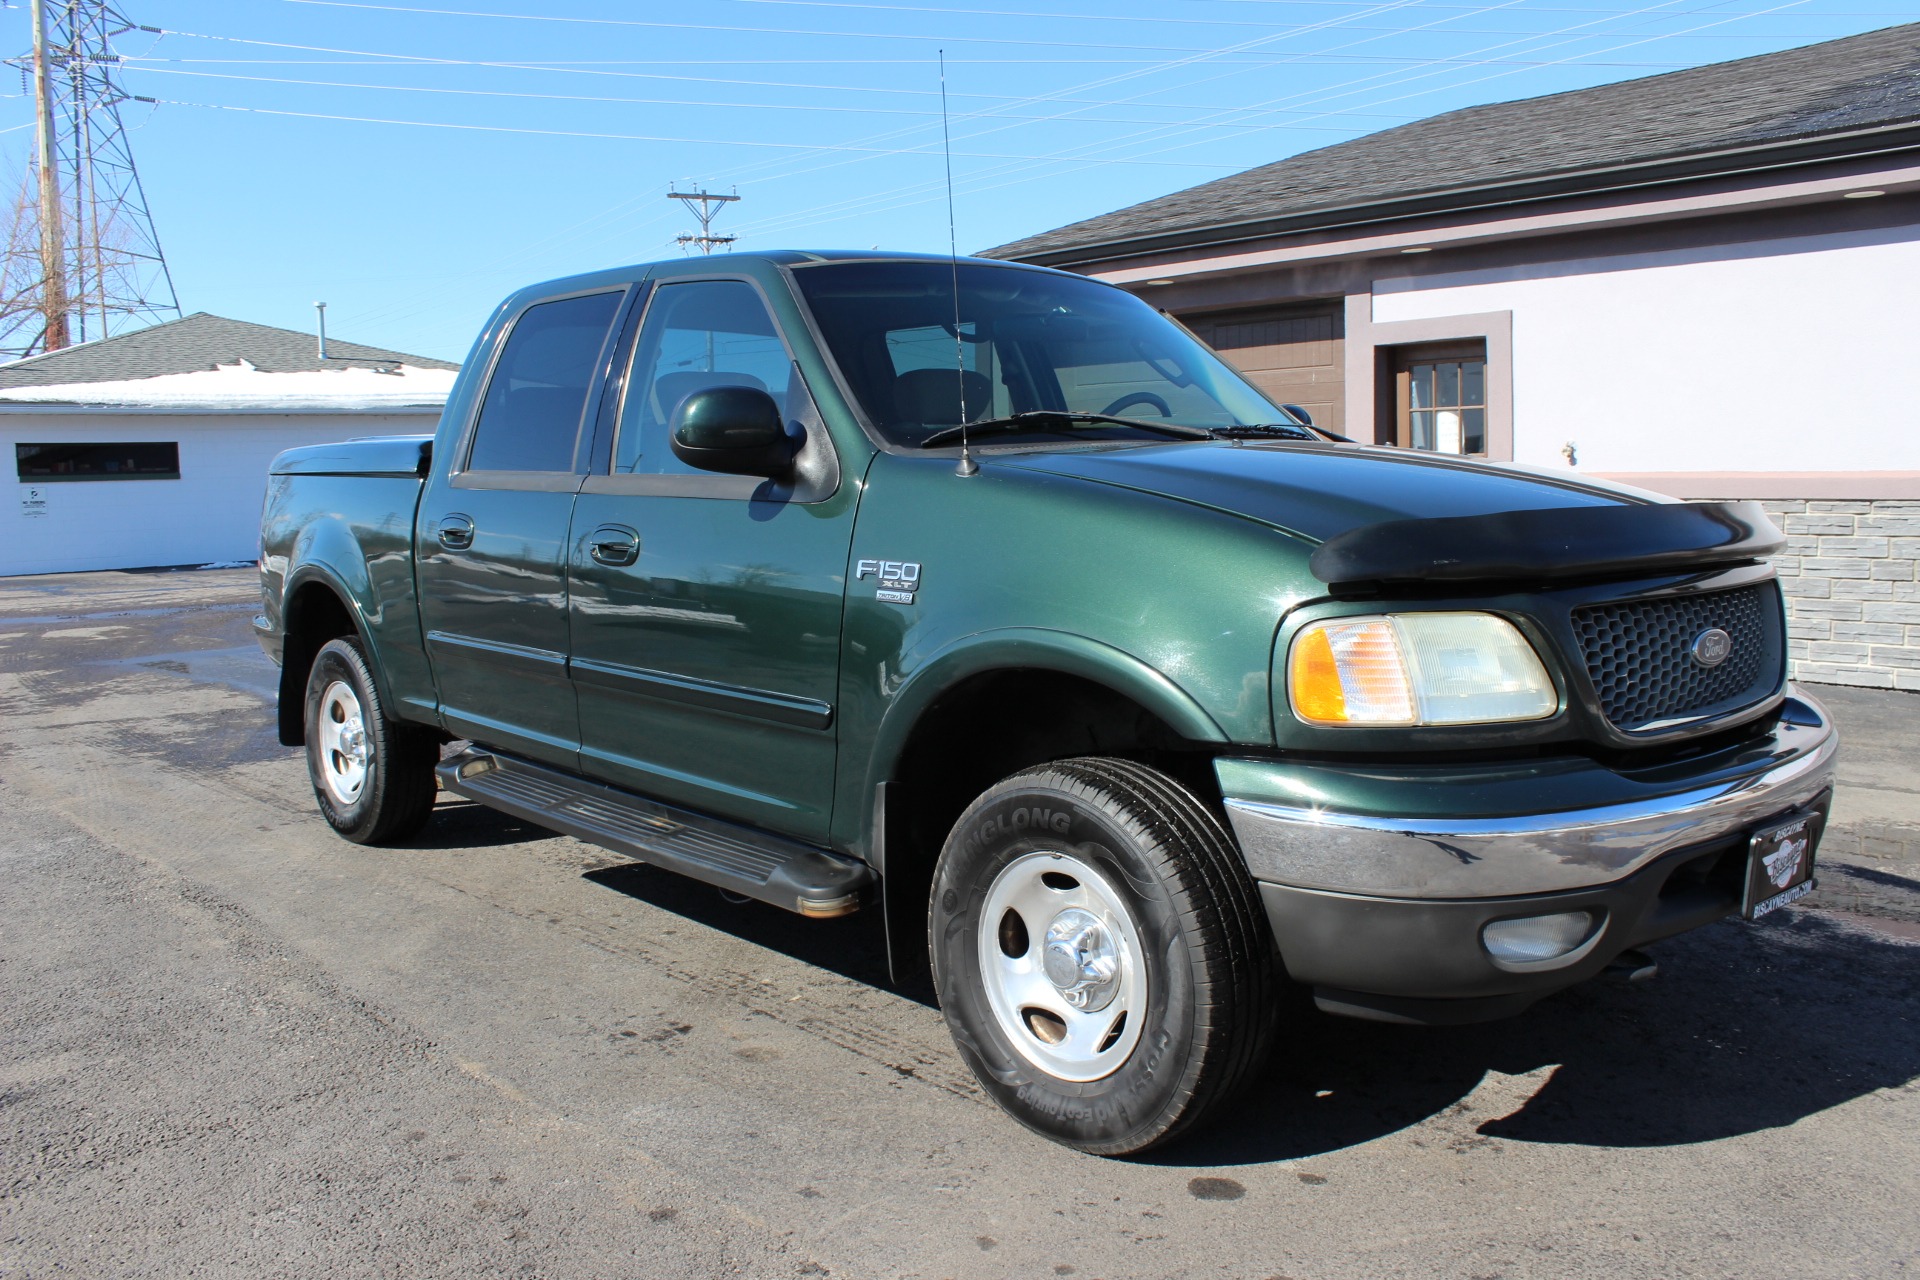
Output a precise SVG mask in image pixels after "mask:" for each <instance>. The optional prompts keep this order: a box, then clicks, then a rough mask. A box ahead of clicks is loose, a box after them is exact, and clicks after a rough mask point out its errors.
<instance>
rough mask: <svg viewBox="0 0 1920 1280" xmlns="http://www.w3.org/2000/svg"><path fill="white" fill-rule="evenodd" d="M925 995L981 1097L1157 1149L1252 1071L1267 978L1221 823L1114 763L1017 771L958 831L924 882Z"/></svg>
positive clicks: (1258, 935) (1027, 1119)
mask: <svg viewBox="0 0 1920 1280" xmlns="http://www.w3.org/2000/svg"><path fill="white" fill-rule="evenodd" d="M930 919H931V939H930V941H931V950H932V959H933V970H934V983H935V986H936V987H937V989H938V991H939V996H940V1006H941V1009H942V1010H943V1011H944V1013H945V1014H946V1018H947V1025H948V1027H949V1029H950V1030H951V1031H952V1033H953V1037H954V1041H955V1043H956V1044H957V1045H958V1046H959V1049H960V1052H961V1054H962V1056H963V1057H965V1058H966V1060H967V1064H968V1066H970V1067H971V1068H972V1069H973V1073H974V1075H975V1076H976V1077H978V1079H979V1081H980V1084H981V1086H982V1087H983V1088H984V1089H985V1090H986V1091H987V1093H988V1094H989V1095H991V1096H992V1097H993V1099H994V1101H995V1102H997V1103H999V1105H1000V1106H1001V1107H1002V1108H1003V1109H1005V1110H1006V1111H1007V1112H1008V1113H1010V1114H1011V1115H1012V1116H1013V1117H1014V1118H1015V1119H1017V1120H1019V1121H1020V1122H1021V1123H1023V1124H1025V1125H1026V1126H1028V1127H1029V1128H1031V1129H1034V1130H1036V1131H1037V1132H1039V1133H1041V1134H1043V1135H1045V1136H1046V1137H1049V1138H1052V1139H1053V1140H1054V1141H1056V1142H1061V1143H1064V1144H1066V1145H1068V1146H1071V1147H1077V1148H1079V1149H1080V1150H1082V1151H1089V1152H1093V1153H1095V1154H1099V1155H1127V1154H1131V1153H1134V1152H1140V1151H1145V1150H1147V1149H1149V1148H1151V1147H1155V1146H1159V1145H1161V1144H1163V1143H1166V1142H1169V1141H1171V1140H1173V1139H1174V1138H1176V1137H1179V1136H1180V1135H1181V1134H1183V1133H1185V1132H1187V1131H1188V1130H1190V1129H1192V1128H1193V1127H1194V1126H1195V1125H1197V1124H1200V1123H1202V1122H1203V1121H1204V1120H1205V1119H1206V1118H1207V1117H1208V1116H1209V1115H1210V1114H1213V1113H1215V1112H1217V1110H1218V1109H1219V1108H1220V1107H1221V1106H1222V1105H1223V1104H1224V1103H1226V1102H1228V1101H1229V1100H1230V1099H1231V1098H1232V1097H1233V1096H1234V1095H1235V1094H1236V1093H1237V1092H1238V1091H1239V1089H1240V1088H1241V1086H1243V1085H1244V1084H1246V1083H1247V1082H1248V1080H1249V1079H1250V1078H1251V1077H1252V1076H1253V1075H1254V1074H1255V1072H1256V1071H1257V1070H1258V1068H1259V1066H1260V1065H1261V1063H1262V1061H1263V1059H1264V1057H1265V1054H1266V1047H1267V1042H1268V1039H1269V1029H1270V1027H1271V1025H1272V1020H1273V1007H1274V1000H1275V998H1276V983H1277V979H1278V975H1277V973H1276V965H1275V962H1274V952H1273V942H1272V937H1271V934H1270V932H1269V930H1268V927H1267V922H1266V917H1265V915H1264V913H1263V912H1262V911H1261V908H1260V902H1259V898H1258V895H1257V894H1256V892H1255V890H1254V887H1253V883H1252V881H1251V879H1250V878H1249V877H1248V875H1247V872H1246V868H1245V866H1244V864H1243V863H1242V862H1241V861H1240V858H1239V855H1238V853H1237V851H1236V850H1235V848H1234V846H1233V842H1232V840H1231V838H1230V837H1229V836H1228V835H1227V833H1226V831H1225V829H1224V828H1223V827H1222V826H1221V824H1220V822H1219V820H1218V819H1217V818H1215V817H1214V816H1213V814H1212V813H1211V812H1210V811H1209V810H1208V809H1207V808H1206V806H1204V805H1203V804H1201V803H1200V801H1199V800H1197V799H1196V798H1195V797H1194V796H1193V794H1192V793H1191V792H1189V791H1188V790H1186V789H1185V788H1184V787H1182V786H1181V785H1180V784H1178V783H1177V782H1175V781H1174V780H1173V779H1171V778H1169V777H1167V776H1166V775H1165V774H1162V773H1159V772H1157V771H1155V770H1153V769H1149V768H1147V767H1145V766H1143V765H1139V764H1135V763H1133V762H1131V761H1127V760H1118V759H1107V758H1088V759H1077V760H1064V761H1060V762H1057V763H1054V764H1049V765H1044V766H1041V767H1039V768H1035V769H1029V770H1026V771H1025V772H1022V773H1017V774H1015V775H1013V776H1012V777H1010V778H1007V779H1005V780H1004V781H1002V782H999V783H997V784H996V785H995V786H993V787H992V788H990V789H989V790H988V791H987V792H986V794H984V795H982V796H981V797H980V798H979V799H978V800H976V801H974V802H973V804H972V805H971V806H970V807H969V808H968V809H967V811H966V812H965V813H964V814H963V815H961V818H960V821H959V822H958V823H957V824H955V826H954V828H953V832H952V834H951V835H950V836H949V837H948V838H947V842H946V847H945V848H944V849H943V850H942V851H941V854H940V862H939V865H938V867H937V868H936V869H935V872H934V885H933V901H932V909H931V917H930Z"/></svg>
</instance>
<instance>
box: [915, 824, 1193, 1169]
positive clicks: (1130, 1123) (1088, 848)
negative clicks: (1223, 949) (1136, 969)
mask: <svg viewBox="0 0 1920 1280" xmlns="http://www.w3.org/2000/svg"><path fill="white" fill-rule="evenodd" d="M1130 845H1131V837H1130V836H1129V835H1128V833H1127V832H1126V831H1124V830H1123V829H1121V828H1119V827H1117V826H1115V825H1114V824H1112V823H1111V822H1109V821H1108V820H1107V819H1106V818H1105V817H1104V816H1103V815H1100V814H1098V813H1095V812H1090V811H1089V810H1088V809H1086V808H1085V807H1084V806H1083V805H1081V804H1080V803H1079V802H1078V801H1077V800H1076V799H1075V798H1074V797H1072V796H1070V795H1067V794H1063V793H1061V792H1058V791H1053V790H1051V789H1047V788H1043V787H1038V786H1036V787H1034V788H1027V789H1019V790H1013V791H1009V792H1008V793H1007V794H1004V795H1002V796H999V797H996V798H995V799H994V800H993V801H991V802H989V803H987V804H985V805H982V806H981V807H980V808H979V809H978V810H977V811H975V812H973V813H971V814H970V815H968V817H967V818H966V819H965V821H964V823H963V825H962V826H959V827H956V829H955V831H954V833H953V835H952V836H951V837H950V838H949V841H948V849H947V853H946V854H945V855H943V859H942V879H941V882H940V884H939V886H938V888H937V891H936V893H935V894H934V895H933V896H934V908H935V909H934V916H935V919H934V922H933V929H932V936H933V937H934V939H935V940H936V945H935V952H936V956H935V973H936V980H937V981H938V982H939V986H940V989H941V999H942V1003H943V1005H950V1004H951V1005H959V1006H961V1007H960V1008H958V1009H956V1010H955V1011H954V1012H956V1013H958V1014H959V1015H960V1016H959V1017H958V1018H955V1017H954V1016H952V1014H950V1015H949V1019H948V1021H949V1023H951V1024H954V1025H955V1028H956V1032H955V1034H956V1042H957V1043H958V1044H959V1045H960V1047H961V1051H962V1053H963V1054H964V1055H965V1056H967V1057H968V1058H969V1059H971V1065H972V1066H973V1067H974V1070H975V1072H976V1074H977V1075H978V1076H979V1078H980V1079H981V1081H982V1082H983V1084H984V1085H985V1087H987V1088H988V1089H989V1090H990V1091H992V1092H998V1093H1002V1094H1004V1095H1005V1098H1006V1099H1007V1100H1011V1101H1014V1102H1017V1104H1018V1109H1017V1110H1016V1111H1015V1114H1020V1113H1021V1112H1022V1111H1024V1112H1026V1113H1029V1114H1030V1115H1032V1116H1037V1117H1041V1118H1042V1120H1043V1123H1041V1124H1037V1125H1035V1126H1034V1127H1039V1128H1041V1130H1042V1132H1047V1131H1048V1128H1049V1127H1051V1126H1053V1125H1057V1126H1060V1127H1061V1128H1065V1127H1068V1126H1073V1127H1087V1126H1091V1127H1093V1128H1095V1129H1097V1130H1099V1131H1101V1132H1103V1133H1110V1134H1114V1135H1116V1136H1117V1135H1120V1134H1123V1133H1126V1132H1128V1131H1130V1130H1132V1129H1133V1128H1134V1127H1135V1126H1137V1125H1138V1124H1140V1123H1143V1122H1145V1121H1146V1120H1149V1119H1151V1117H1153V1116H1155V1115H1157V1114H1159V1113H1160V1112H1161V1110H1162V1109H1163V1108H1164V1107H1165V1106H1166V1105H1167V1102H1168V1098H1167V1095H1168V1094H1170V1093H1171V1092H1172V1090H1173V1089H1174V1088H1175V1087H1177V1084H1178V1081H1179V1079H1180V1078H1181V1076H1182V1075H1183V1073H1184V1071H1185V1068H1186V1065H1187V1060H1188V1057H1189V1054H1188V1052H1186V1049H1187V1047H1188V1046H1189V1045H1190V1044H1191V1043H1192V1026H1191V1024H1192V1019H1193V1009H1194V1000H1193V994H1192V992H1191V990H1190V987H1191V984H1192V981H1193V972H1192V968H1191V964H1190V962H1189V959H1188V956H1187V951H1186V942H1185V939H1184V935H1183V932H1182V930H1181V928H1180V922H1179V918H1178V914H1177V912H1176V911H1175V910H1174V904H1173V903H1172V901H1171V899H1170V898H1169V897H1168V896H1167V894H1166V892H1165V890H1164V888H1162V887H1161V885H1160V883H1159V881H1158V880H1157V878H1156V877H1155V876H1154V875H1153V873H1152V869H1151V867H1149V866H1148V865H1147V864H1146V862H1145V859H1144V857H1143V855H1142V854H1140V853H1138V852H1135V851H1134V850H1133V849H1132V848H1131V847H1130ZM1035 852H1059V853H1067V854H1072V855H1073V856H1075V857H1077V858H1079V859H1081V860H1082V861H1084V862H1086V863H1087V864H1088V865H1090V866H1092V867H1094V868H1095V869H1096V870H1098V871H1099V872H1100V873H1101V875H1102V876H1104V877H1105V878H1106V880H1107V881H1108V883H1109V884H1110V885H1111V886H1113V888H1114V889H1116V890H1117V891H1118V892H1119V894H1120V896H1121V898H1122V900H1123V901H1125V902H1126V903H1127V906H1128V909H1129V911H1130V912H1131V914H1132V916H1133V923H1134V928H1135V930H1136V931H1137V932H1138V933H1139V935H1140V941H1141V945H1142V950H1143V952H1144V954H1143V955H1142V956H1141V957H1140V962H1141V963H1142V964H1143V965H1144V966H1145V968H1146V971H1147V984H1148V990H1149V992H1150V995H1149V1002H1148V1009H1147V1018H1148V1020H1149V1022H1150V1024H1151V1025H1150V1026H1149V1028H1148V1029H1147V1030H1146V1032H1145V1033H1144V1034H1143V1036H1142V1038H1141V1041H1140V1043H1139V1045H1138V1046H1137V1047H1136V1048H1135V1049H1134V1051H1133V1053H1132V1055H1131V1056H1130V1057H1129V1059H1128V1060H1127V1062H1126V1063H1124V1064H1123V1065H1122V1066H1121V1067H1120V1068H1119V1069H1118V1070H1116V1071H1115V1072H1113V1073H1112V1074H1111V1075H1108V1076H1105V1077H1103V1078H1101V1079H1099V1080H1093V1081H1087V1082H1084V1083H1079V1082H1072V1081H1064V1080H1059V1079H1056V1078H1054V1077H1052V1076H1048V1075H1045V1074H1044V1073H1042V1072H1040V1071H1039V1070H1038V1069H1037V1068H1035V1067H1034V1066H1033V1065H1032V1064H1031V1063H1029V1062H1028V1061H1027V1060H1026V1058H1024V1057H1023V1056H1022V1055H1021V1054H1020V1053H1019V1052H1018V1051H1017V1050H1016V1049H1015V1048H1014V1047H1013V1045H1012V1044H1010V1043H1008V1042H1007V1040H1006V1038H1005V1032H1004V1031H1002V1029H1001V1028H1000V1027H999V1025H998V1023H997V1021H996V1020H995V1018H994V1017H993V1015H992V1013H991V1011H990V1009H989V1006H988V1004H987V1001H986V997H985V992H984V988H983V985H982V983H983V979H982V975H981V974H980V971H979V948H978V938H979V933H980V931H981V930H982V929H985V928H988V927H991V922H987V921H983V920H981V919H979V918H978V915H977V911H978V907H979V905H980V904H981V903H982V902H983V901H984V900H985V896H986V893H987V889H988V887H989V886H990V885H991V884H992V883H993V881H994V879H995V877H996V876H998V875H999V873H1000V871H1001V870H1002V869H1003V868H1005V867H1006V866H1007V865H1008V864H1009V863H1011V862H1012V861H1014V860H1015V859H1016V858H1020V857H1023V856H1025V855H1026V854H1029V853H1035ZM1135 863H1138V864H1139V865H1132V864H1135ZM956 864H957V865H958V866H960V867H963V868H964V872H963V873H962V874H961V875H960V876H958V877H956V876H955V875H954V868H955V866H956ZM956 899H957V901H956ZM941 953H944V955H945V957H946V959H947V964H946V965H944V966H943V965H942V964H941ZM943 969H945V970H947V972H945V973H944V974H943V973H942V970H943ZM942 978H944V979H945V980H940V979H942ZM1010 1109H1012V1108H1010ZM1045 1122H1050V1124H1049V1123H1045ZM1028 1123H1030V1124H1032V1123H1033V1121H1031V1120H1029V1121H1028Z"/></svg>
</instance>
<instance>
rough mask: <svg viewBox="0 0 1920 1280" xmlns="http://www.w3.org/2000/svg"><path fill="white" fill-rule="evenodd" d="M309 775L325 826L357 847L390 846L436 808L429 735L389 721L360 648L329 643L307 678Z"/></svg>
mask: <svg viewBox="0 0 1920 1280" xmlns="http://www.w3.org/2000/svg"><path fill="white" fill-rule="evenodd" d="M306 730H307V772H308V774H309V775H311V777H312V779H313V794H314V796H315V798H316V799H318V800H319V802H320V812H321V814H322V815H324V816H325V818H326V820H327V823H328V825H330V826H331V827H332V828H333V829H334V830H335V831H338V832H339V833H340V834H341V835H343V836H345V837H346V838H347V839H349V840H352V841H353V842H354V843H356V844H392V843H396V842H398V841H401V840H405V839H406V838H407V837H409V836H411V835H413V834H414V833H415V832H417V831H419V830H420V828H421V827H422V826H423V825H425V823H426V821H427V815H428V814H429V813H430V812H431V811H432V809H433V800H434V783H433V766H434V765H435V764H436V763H437V762H438V759H439V752H438V750H437V748H436V744H435V741H434V738H433V735H432V734H431V733H430V732H428V731H427V730H425V729H422V728H421V727H419V726H417V725H409V724H401V723H399V722H397V721H394V720H391V719H389V718H388V716H387V714H386V710H385V708H384V707H382V705H381V703H380V693H379V690H378V689H376V688H375V687H374V683H373V673H372V672H371V671H370V670H369V669H368V666H367V659H366V655H365V654H364V653H363V652H362V651H361V648H360V642H359V641H358V640H354V639H341V640H330V641H328V642H327V643H326V645H325V646H323V647H322V648H321V650H320V652H319V653H318V654H316V655H315V656H314V659H313V669H312V670H311V671H310V672H309V673H308V675H307V701H306Z"/></svg>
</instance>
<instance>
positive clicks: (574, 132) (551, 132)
mask: <svg viewBox="0 0 1920 1280" xmlns="http://www.w3.org/2000/svg"><path fill="white" fill-rule="evenodd" d="M142 101H149V102H155V103H160V104H163V105H165V106H170V107H198V108H201V109H202V110H207V111H238V112H244V113H246V114H248V115H258V116H291V117H295V118H298V119H302V120H338V121H343V122H346V123H350V124H394V125H406V126H408V127H410V128H416V129H454V130H458V131H461V132H465V133H519V134H528V135H531V136H534V137H542V138H596V139H602V140H606V141H612V142H684V143H688V144H691V145H695V146H703V147H766V148H772V149H774V150H781V151H858V152H862V153H865V154H870V155H896V156H899V155H933V154H934V153H933V152H931V151H927V150H924V149H921V148H914V147H906V148H902V147H893V148H886V147H858V146H840V145H836V144H833V143H826V142H769V141H767V140H765V139H763V138H675V137H668V136H665V135H662V134H650V133H600V132H593V131H588V130H584V129H530V128H526V127H523V126H516V125H500V124H455V123H451V122H448V121H444V120H394V119H390V118H387V117H383V116H343V115H336V114H333V113H331V112H324V111H283V110H279V109H277V108H273V107H240V106H234V105H232V104H231V103H224V102H186V101H183V100H181V99H178V98H143V99H142ZM955 154H956V155H962V156H966V157H968V158H969V159H974V160H1035V159H1040V158H1041V157H1038V156H1020V155H1009V154H1007V153H1005V152H993V151H971V152H969V151H961V152H956V153H955ZM1088 163H1092V164H1132V163H1134V161H1131V160H1095V161H1089V162H1088ZM1141 163H1145V164H1155V165H1162V166H1171V167H1173V168H1178V169H1232V168H1233V167H1234V166H1233V165H1230V164H1200V163H1196V162H1193V161H1186V160H1150V161H1142V162H1141Z"/></svg>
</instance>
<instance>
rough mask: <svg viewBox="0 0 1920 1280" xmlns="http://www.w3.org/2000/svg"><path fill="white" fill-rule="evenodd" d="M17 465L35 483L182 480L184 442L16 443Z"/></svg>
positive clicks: (23, 475) (14, 447) (17, 470)
mask: <svg viewBox="0 0 1920 1280" xmlns="http://www.w3.org/2000/svg"><path fill="white" fill-rule="evenodd" d="M13 466H14V471H15V473H16V474H17V475H18V476H19V477H20V479H21V480H22V481H23V482H25V481H31V482H32V483H34V484H46V483H48V482H49V481H57V480H178V479H179V478H180V446H179V445H178V444H175V443H173V442H172V441H167V442H164V443H162V442H157V441H141V442H131V441H116V442H114V443H112V444H16V445H15V446H13Z"/></svg>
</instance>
